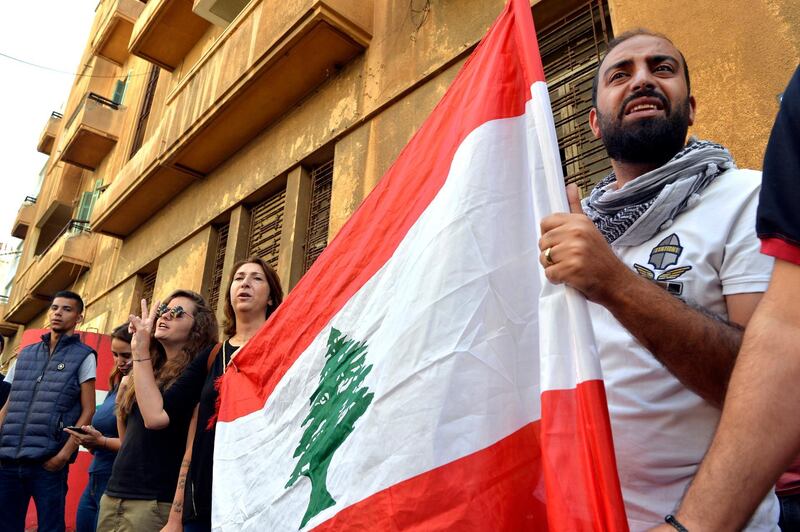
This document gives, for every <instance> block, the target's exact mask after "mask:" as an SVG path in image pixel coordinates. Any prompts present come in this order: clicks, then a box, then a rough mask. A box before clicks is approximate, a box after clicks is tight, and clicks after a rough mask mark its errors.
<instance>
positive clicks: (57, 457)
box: [0, 291, 97, 532]
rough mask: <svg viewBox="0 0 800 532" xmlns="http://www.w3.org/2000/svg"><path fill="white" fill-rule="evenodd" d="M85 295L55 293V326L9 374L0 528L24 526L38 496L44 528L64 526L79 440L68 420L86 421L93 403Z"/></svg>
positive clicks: (45, 531) (0, 440) (1, 426)
mask: <svg viewBox="0 0 800 532" xmlns="http://www.w3.org/2000/svg"><path fill="white" fill-rule="evenodd" d="M82 314H83V300H82V299H81V297H80V296H79V295H78V294H76V293H74V292H69V291H62V292H58V293H57V294H56V295H55V296H54V297H53V302H52V303H51V304H50V312H49V318H50V332H49V333H47V334H44V335H42V341H41V342H38V343H36V344H32V345H29V346H27V347H26V348H24V349H23V350H22V351H21V352H20V354H19V357H18V358H17V363H16V365H15V366H14V368H13V369H12V370H11V371H9V374H8V375H7V376H6V380H7V381H8V382H10V383H11V394H10V396H9V398H8V402H7V403H6V405H5V406H3V408H2V410H0V508H2V510H1V511H0V530H2V531H3V532H6V531H8V532H17V531H19V532H22V531H23V529H24V527H25V514H26V512H27V509H28V504H29V502H30V499H31V497H33V500H34V503H35V504H36V512H37V516H38V524H39V531H40V532H50V531H63V530H64V529H65V525H64V501H65V498H66V495H67V472H68V469H69V467H68V464H69V463H71V462H72V461H74V459H75V456H76V455H77V451H78V446H77V444H75V443H74V441H73V440H72V439H71V438H69V437H68V434H67V433H66V432H64V427H68V426H74V425H78V426H80V425H88V424H89V423H91V420H92V416H93V415H94V408H95V377H96V369H97V359H96V354H95V353H94V351H93V350H92V348H90V347H89V346H87V345H85V344H83V343H82V342H81V341H80V337H79V336H78V335H77V334H75V327H76V325H78V323H80V321H81V319H82Z"/></svg>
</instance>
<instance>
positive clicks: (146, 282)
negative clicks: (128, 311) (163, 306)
mask: <svg viewBox="0 0 800 532" xmlns="http://www.w3.org/2000/svg"><path fill="white" fill-rule="evenodd" d="M157 273H158V271H157V270H156V271H153V272H152V273H146V274H144V275H142V285H143V288H142V299H144V300H146V301H147V304H148V305H152V304H153V295H154V293H155V290H156V274H157ZM134 307H135V308H139V305H138V303H137V304H136V305H134Z"/></svg>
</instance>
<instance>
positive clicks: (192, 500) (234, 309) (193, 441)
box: [136, 257, 283, 532]
mask: <svg viewBox="0 0 800 532" xmlns="http://www.w3.org/2000/svg"><path fill="white" fill-rule="evenodd" d="M222 293H223V294H226V296H225V300H224V301H225V327H224V333H225V336H226V337H227V339H226V340H225V342H223V343H222V344H217V345H216V346H214V348H213V349H209V350H207V351H206V352H204V353H203V354H201V355H200V356H198V357H197V359H195V360H194V362H192V364H191V366H190V367H189V368H188V369H187V370H186V372H185V373H184V374H183V375H181V377H180V379H179V380H178V382H177V383H176V386H177V387H179V388H180V390H181V393H183V394H184V400H187V401H194V402H198V401H199V403H198V407H197V409H196V414H195V419H193V421H192V423H193V426H192V427H190V429H189V435H190V438H189V439H187V442H186V454H185V455H184V461H183V463H184V464H186V467H181V471H180V479H179V481H178V485H177V490H176V491H175V499H174V502H173V505H172V511H171V512H170V516H169V523H168V525H167V527H166V530H184V531H185V532H195V531H208V530H210V529H211V481H212V468H213V456H214V429H215V426H216V415H215V414H216V402H217V397H218V393H217V387H216V386H215V384H216V381H217V379H219V377H220V376H222V374H223V373H224V372H225V369H226V368H227V367H228V365H229V364H232V363H233V364H235V362H234V360H235V356H236V353H237V352H238V350H239V349H241V347H242V346H244V345H245V344H246V343H247V341H248V340H250V338H252V337H253V335H255V334H256V332H258V330H259V329H260V328H261V326H262V325H264V322H266V320H267V318H269V316H270V315H271V314H272V313H273V312H274V311H275V309H276V308H277V307H278V305H280V303H281V301H283V290H282V289H281V284H280V279H279V278H278V274H276V273H275V270H273V269H272V267H271V266H270V265H269V264H267V263H266V262H264V261H263V260H262V259H260V258H258V257H251V258H249V259H246V260H241V261H239V262H237V263H236V264H234V265H233V268H232V270H231V275H230V278H229V280H228V286H227V291H226V292H222ZM142 367H143V368H144V366H142ZM136 371H137V372H138V371H139V368H138V367H137V368H136ZM145 371H147V370H146V369H145ZM138 378H139V376H138V374H137V379H138ZM147 381H148V382H150V383H152V379H149V378H148V379H147ZM157 392H158V391H157V390H156V389H155V387H153V386H152V385H150V386H149V388H144V387H142V386H138V384H137V388H136V397H137V400H138V401H139V405H140V407H141V409H142V415H143V416H144V418H145V421H146V422H147V423H148V424H149V425H153V426H160V427H171V426H172V423H173V422H174V421H173V419H172V415H171V414H170V413H169V412H168V411H167V409H166V408H165V405H164V403H163V401H161V400H160V398H159V394H158V393H157ZM145 396H147V399H145ZM173 485H174V484H173ZM183 486H185V490H184V488H183Z"/></svg>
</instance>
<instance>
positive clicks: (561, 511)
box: [541, 380, 628, 531]
mask: <svg viewBox="0 0 800 532" xmlns="http://www.w3.org/2000/svg"><path fill="white" fill-rule="evenodd" d="M575 392H577V393H575ZM541 424H542V428H541V431H542V432H541V439H542V450H543V453H544V456H545V457H546V459H545V461H544V464H543V469H544V477H545V483H546V485H547V511H548V512H549V519H550V530H614V531H617V530H621V531H627V530H628V523H627V521H626V519H625V506H624V503H623V501H622V492H621V490H620V485H619V478H618V476H617V463H616V460H615V458H614V442H613V438H612V435H611V424H610V421H609V418H608V408H607V407H606V391H605V386H604V385H603V381H596V380H595V381H586V382H582V383H580V384H578V387H577V389H576V390H575V391H573V390H554V391H546V392H544V393H542V421H541Z"/></svg>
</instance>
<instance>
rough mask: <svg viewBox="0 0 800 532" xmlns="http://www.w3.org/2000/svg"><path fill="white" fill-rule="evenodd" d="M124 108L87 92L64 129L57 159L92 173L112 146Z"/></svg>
mask: <svg viewBox="0 0 800 532" xmlns="http://www.w3.org/2000/svg"><path fill="white" fill-rule="evenodd" d="M123 112H124V109H123V108H122V107H121V106H120V105H119V104H118V103H116V102H114V101H112V100H109V99H108V98H104V97H103V96H100V95H99V94H96V93H94V92H89V93H87V94H86V96H84V97H83V98H81V100H80V102H79V103H78V105H77V106H76V108H75V110H74V111H73V112H72V114H71V115H70V117H69V119H68V120H67V123H66V125H65V126H64V133H63V134H62V140H61V160H62V161H64V162H67V163H70V164H74V165H75V166H79V167H81V168H85V169H87V170H92V171H94V170H95V169H97V167H98V166H99V165H100V163H101V162H102V161H103V159H105V157H106V155H108V153H109V152H110V151H111V149H112V148H113V147H114V146H115V145H116V143H117V140H118V139H119V133H120V129H121V125H122V116H121V115H122V114H123Z"/></svg>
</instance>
